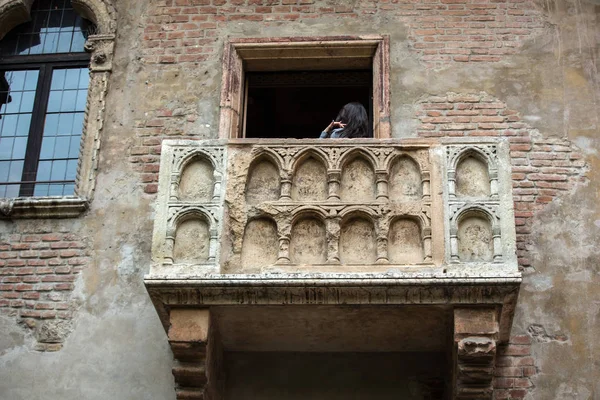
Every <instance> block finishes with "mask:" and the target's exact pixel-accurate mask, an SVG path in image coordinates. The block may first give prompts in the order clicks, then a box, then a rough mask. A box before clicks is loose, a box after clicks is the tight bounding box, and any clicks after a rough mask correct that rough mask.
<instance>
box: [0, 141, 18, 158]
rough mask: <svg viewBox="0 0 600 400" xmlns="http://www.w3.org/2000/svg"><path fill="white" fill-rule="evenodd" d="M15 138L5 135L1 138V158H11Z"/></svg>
mask: <svg viewBox="0 0 600 400" xmlns="http://www.w3.org/2000/svg"><path fill="white" fill-rule="evenodd" d="M14 144H15V139H14V138H12V137H4V138H2V139H0V160H11V159H12V158H13V157H12V153H13V146H14Z"/></svg>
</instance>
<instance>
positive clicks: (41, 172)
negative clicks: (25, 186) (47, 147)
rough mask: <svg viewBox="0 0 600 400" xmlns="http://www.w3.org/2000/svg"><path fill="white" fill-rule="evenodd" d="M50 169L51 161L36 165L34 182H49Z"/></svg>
mask: <svg viewBox="0 0 600 400" xmlns="http://www.w3.org/2000/svg"><path fill="white" fill-rule="evenodd" d="M51 168H52V161H40V163H39V164H38V171H37V176H36V180H38V181H49V180H50V170H51ZM36 186H37V185H36Z"/></svg>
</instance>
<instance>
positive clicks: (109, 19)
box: [71, 0, 117, 35]
mask: <svg viewBox="0 0 600 400" xmlns="http://www.w3.org/2000/svg"><path fill="white" fill-rule="evenodd" d="M71 4H72V5H73V9H74V10H75V11H77V12H78V13H79V14H80V15H81V16H82V17H84V18H86V19H89V20H90V21H92V22H93V23H94V24H95V25H96V28H97V29H98V32H97V34H99V35H112V34H114V33H115V32H116V30H117V12H116V10H115V7H114V6H113V5H112V2H111V1H110V0H71Z"/></svg>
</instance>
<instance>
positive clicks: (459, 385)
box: [453, 306, 499, 400]
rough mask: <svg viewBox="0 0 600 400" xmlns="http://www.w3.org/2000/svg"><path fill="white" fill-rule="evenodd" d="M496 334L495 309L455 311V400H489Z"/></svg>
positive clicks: (466, 308)
mask: <svg viewBox="0 0 600 400" xmlns="http://www.w3.org/2000/svg"><path fill="white" fill-rule="evenodd" d="M498 333H499V326H498V309H497V307H478V306H471V307H456V308H455V309H454V351H453V354H454V399H486V400H491V399H492V396H493V378H494V366H495V362H496V348H497V347H496V342H497V338H498Z"/></svg>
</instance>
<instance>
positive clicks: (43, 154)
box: [38, 136, 55, 179]
mask: <svg viewBox="0 0 600 400" xmlns="http://www.w3.org/2000/svg"><path fill="white" fill-rule="evenodd" d="M54 143H55V139H54V137H52V136H49V137H45V138H44V139H43V140H42V150H41V151H40V160H48V159H51V158H52V155H53V154H54ZM40 164H41V162H40ZM38 170H39V167H38ZM38 175H39V173H38ZM38 179H39V178H38Z"/></svg>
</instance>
